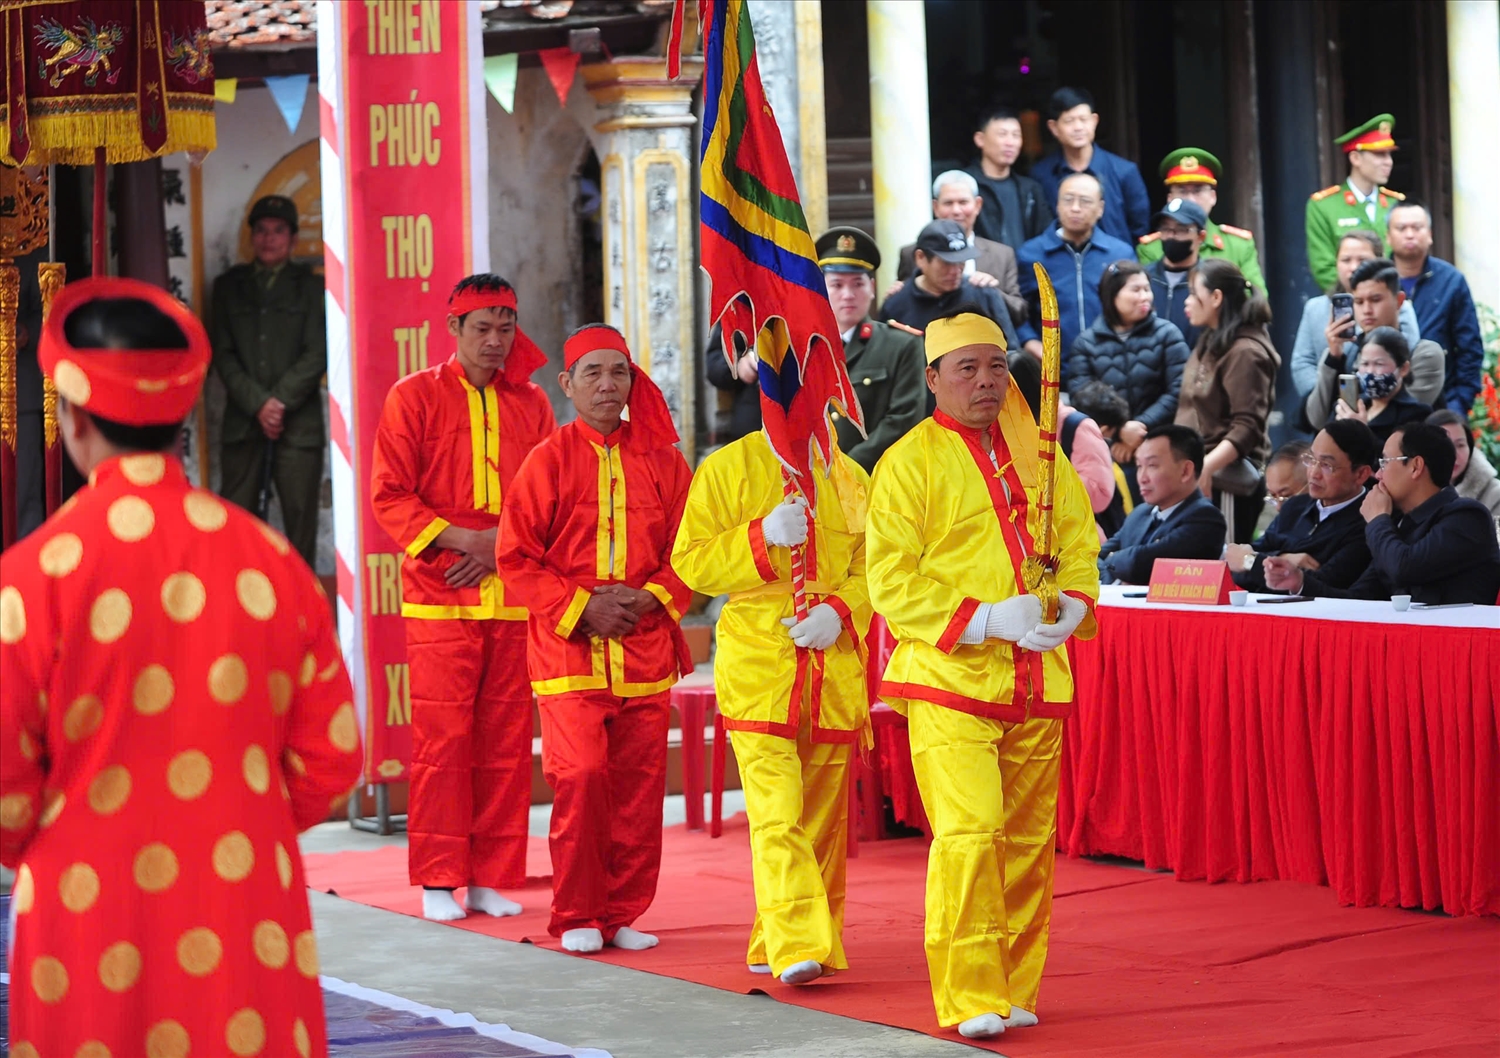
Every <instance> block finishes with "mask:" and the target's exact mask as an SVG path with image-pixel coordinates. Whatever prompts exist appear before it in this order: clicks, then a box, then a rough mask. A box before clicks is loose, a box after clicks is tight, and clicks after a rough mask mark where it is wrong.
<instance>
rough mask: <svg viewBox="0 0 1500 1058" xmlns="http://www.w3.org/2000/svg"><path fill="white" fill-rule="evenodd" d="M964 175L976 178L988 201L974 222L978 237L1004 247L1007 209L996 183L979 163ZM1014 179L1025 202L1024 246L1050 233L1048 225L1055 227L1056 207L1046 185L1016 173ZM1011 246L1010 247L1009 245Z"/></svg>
mask: <svg viewBox="0 0 1500 1058" xmlns="http://www.w3.org/2000/svg"><path fill="white" fill-rule="evenodd" d="M964 172H966V173H968V174H969V175H970V176H972V177H973V178H974V180H975V182H976V183H978V184H979V197H980V198H982V199H984V208H983V209H981V210H980V211H979V216H977V217H975V218H974V234H975V235H977V236H979V237H980V238H981V239H989V240H991V241H992V242H1001V243H1004V242H1005V240H1004V239H1002V238H1001V237H1000V236H1001V234H1002V232H1003V230H1004V224H1005V216H1004V214H1003V213H1002V212H1001V211H1002V209H1003V207H1002V206H1001V205H1000V199H999V198H998V197H997V194H996V191H995V185H994V181H992V180H991V179H990V178H989V177H987V176H985V175H984V167H983V166H982V165H980V164H979V163H978V162H975V163H974V164H973V165H971V166H969V167H968V168H967V169H965V170H964ZM1010 175H1011V179H1012V180H1014V181H1015V188H1016V194H1017V196H1019V197H1020V199H1021V231H1022V235H1021V242H1025V241H1026V240H1027V239H1035V238H1036V237H1037V236H1038V235H1040V234H1041V233H1042V232H1044V231H1046V230H1047V225H1048V224H1050V223H1052V204H1051V203H1049V202H1048V201H1047V195H1046V192H1044V191H1043V190H1042V185H1041V184H1040V183H1039V182H1038V181H1036V180H1034V179H1032V178H1031V177H1029V176H1022V175H1021V174H1020V173H1018V172H1016V171H1015V170H1014V169H1012V170H1011V174H1010ZM1006 245H1007V246H1010V244H1009V243H1006ZM1020 248H1021V247H1020V244H1019V243H1018V244H1016V245H1014V246H1011V249H1012V250H1019V249H1020Z"/></svg>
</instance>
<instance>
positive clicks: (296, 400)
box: [210, 262, 328, 565]
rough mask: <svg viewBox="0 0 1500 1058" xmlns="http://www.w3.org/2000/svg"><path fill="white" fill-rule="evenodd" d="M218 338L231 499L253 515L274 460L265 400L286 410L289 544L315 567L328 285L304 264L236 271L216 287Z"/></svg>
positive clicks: (226, 491) (282, 460) (282, 465)
mask: <svg viewBox="0 0 1500 1058" xmlns="http://www.w3.org/2000/svg"><path fill="white" fill-rule="evenodd" d="M212 323H213V326H212V330H211V332H210V333H211V336H212V339H213V349H214V360H213V365H214V370H215V372H217V373H218V376H219V378H220V379H221V380H222V381H223V383H224V389H225V391H226V392H227V393H228V397H229V399H228V401H227V403H226V406H225V409H224V431H223V449H222V452H221V457H220V467H221V472H222V483H221V488H220V492H221V493H222V494H223V496H224V497H225V498H226V499H228V500H230V501H232V502H234V503H236V504H239V505H240V506H241V507H244V508H245V509H247V510H251V511H253V510H255V507H256V502H257V499H258V497H259V493H260V482H261V474H262V468H263V466H264V463H265V457H266V444H267V440H266V436H265V434H264V432H263V431H262V430H261V427H260V423H259V422H258V421H257V419H256V416H257V415H258V414H259V412H260V409H261V407H262V405H264V404H265V402H266V400H267V399H269V398H271V397H275V398H276V399H277V400H279V401H281V402H282V403H283V404H285V405H286V412H285V414H284V416H283V419H282V423H283V425H282V433H281V437H280V438H279V439H278V441H277V444H276V452H275V457H274V467H273V471H272V481H273V484H274V486H275V494H276V497H277V499H278V500H279V501H280V503H281V511H282V519H283V521H284V523H285V526H286V532H287V537H288V539H289V540H290V541H291V542H292V545H293V546H294V547H295V548H296V549H297V550H298V552H300V553H301V555H302V557H303V558H304V559H306V560H307V562H308V564H309V565H311V564H312V563H313V559H314V556H315V553H316V550H317V539H318V506H319V498H320V495H321V491H322V483H323V449H324V446H325V445H326V443H327V434H326V433H325V431H324V428H323V402H322V401H320V400H319V399H318V395H319V390H320V385H321V382H322V379H323V374H324V372H326V371H327V369H328V356H327V352H326V349H325V345H324V342H325V336H324V324H323V280H322V279H321V278H319V277H318V276H316V275H314V274H313V272H312V270H311V269H309V268H307V267H306V266H305V265H300V264H295V263H290V262H289V263H287V264H285V265H283V266H282V267H281V268H279V269H277V270H276V271H275V272H274V273H272V272H269V271H267V270H266V269H263V268H261V267H259V266H257V265H236V266H235V267H234V268H231V269H230V270H229V271H227V272H225V273H224V274H223V275H222V276H220V277H219V278H218V280H217V281H216V282H215V283H214V293H213V316H212Z"/></svg>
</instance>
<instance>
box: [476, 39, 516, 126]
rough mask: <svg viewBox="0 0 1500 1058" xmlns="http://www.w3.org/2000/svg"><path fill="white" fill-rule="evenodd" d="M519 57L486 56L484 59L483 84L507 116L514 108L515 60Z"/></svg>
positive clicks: (513, 55)
mask: <svg viewBox="0 0 1500 1058" xmlns="http://www.w3.org/2000/svg"><path fill="white" fill-rule="evenodd" d="M519 58H520V56H519V55H516V54H514V53H512V54H510V55H487V56H485V59H484V83H485V87H487V88H488V89H489V90H490V95H492V96H494V97H495V102H497V103H499V104H500V107H501V109H502V110H504V111H505V112H506V113H507V114H509V113H511V112H512V111H514V110H515V108H516V60H517V59H519Z"/></svg>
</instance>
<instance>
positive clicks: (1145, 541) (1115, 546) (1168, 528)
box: [1099, 423, 1452, 584]
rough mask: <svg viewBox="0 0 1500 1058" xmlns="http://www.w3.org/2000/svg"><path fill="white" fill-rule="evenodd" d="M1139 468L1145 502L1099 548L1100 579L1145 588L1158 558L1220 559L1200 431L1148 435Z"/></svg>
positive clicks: (1138, 453) (1220, 536)
mask: <svg viewBox="0 0 1500 1058" xmlns="http://www.w3.org/2000/svg"><path fill="white" fill-rule="evenodd" d="M1449 447H1452V446H1451V445H1450V446H1449ZM1135 466H1136V482H1137V484H1139V485H1140V489H1141V498H1142V500H1144V501H1145V502H1143V503H1141V504H1140V505H1139V506H1138V507H1136V509H1135V510H1133V511H1131V512H1130V517H1128V518H1126V519H1125V524H1124V526H1122V527H1121V529H1120V531H1119V532H1118V533H1116V534H1115V535H1114V536H1112V537H1110V538H1109V539H1108V540H1106V541H1105V542H1104V546H1103V547H1102V548H1100V550H1099V577H1100V579H1101V580H1102V581H1103V582H1104V583H1105V584H1116V583H1121V584H1145V583H1146V582H1147V581H1149V580H1150V579H1151V567H1152V566H1153V565H1154V564H1155V563H1156V560H1157V559H1159V558H1201V559H1213V558H1218V557H1219V554H1220V552H1221V551H1223V549H1224V534H1225V528H1226V527H1225V525H1224V515H1222V514H1220V513H1219V509H1218V508H1217V507H1215V506H1214V505H1213V503H1211V502H1210V501H1209V500H1208V499H1206V498H1205V497H1204V495H1203V493H1202V492H1200V491H1199V490H1198V477H1199V475H1201V474H1202V473H1203V438H1201V437H1199V436H1198V433H1197V431H1196V430H1191V429H1189V428H1188V427H1186V426H1178V425H1176V424H1175V423H1167V424H1165V425H1162V426H1157V427H1155V428H1154V429H1152V430H1149V431H1147V433H1146V439H1145V440H1144V441H1142V442H1141V444H1140V447H1139V448H1137V449H1136V450H1135Z"/></svg>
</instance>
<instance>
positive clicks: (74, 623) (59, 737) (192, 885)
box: [0, 454, 360, 1058]
mask: <svg viewBox="0 0 1500 1058" xmlns="http://www.w3.org/2000/svg"><path fill="white" fill-rule="evenodd" d="M0 581H3V583H4V587H3V588H0V861H3V862H4V863H5V864H6V865H7V866H14V867H16V868H17V876H16V886H15V893H14V895H13V900H14V903H15V907H14V910H15V911H16V949H15V957H14V958H13V959H12V960H11V967H10V969H11V990H10V1002H11V1021H10V1034H11V1054H12V1055H27V1056H32V1058H34V1056H37V1055H44V1056H45V1055H74V1054H113V1055H116V1056H122V1055H147V1054H150V1055H185V1054H188V1053H192V1054H215V1055H252V1054H267V1055H269V1054H278V1055H303V1056H306V1055H309V1054H313V1053H317V1054H322V1053H324V1052H325V1050H326V1046H325V1042H324V1029H323V1000H322V995H321V993H320V991H319V988H318V977H317V974H318V959H317V949H316V944H315V942H314V939H313V932H312V923H311V921H310V919H309V916H308V908H307V895H306V891H305V883H304V881H303V875H302V860H301V857H300V856H299V855H298V853H297V833H298V831H300V830H303V829H305V828H307V827H309V826H311V825H312V824H314V823H318V822H321V821H322V820H324V819H326V818H327V817H328V815H329V813H330V811H331V810H332V809H333V808H334V806H335V805H336V804H338V803H342V801H343V795H345V794H346V793H347V791H348V790H349V788H350V786H351V785H352V784H353V783H354V782H355V781H356V779H357V778H358V777H359V765H360V755H359V727H358V721H357V719H356V717H355V713H354V707H353V706H352V705H351V704H350V700H351V698H352V693H351V691H350V687H349V678H348V676H347V674H346V673H345V672H344V666H343V662H342V660H341V659H340V656H339V646H338V641H337V638H336V636H335V635H334V629H333V620H332V613H331V611H330V609H329V605H328V600H327V599H326V598H325V597H324V596H323V594H322V592H321V590H320V589H319V587H318V584H317V582H316V581H315V580H314V579H313V577H312V574H311V573H310V572H309V571H308V569H307V567H306V566H305V565H304V564H303V563H302V561H301V559H299V558H298V557H297V555H296V554H295V553H294V552H292V551H291V549H290V547H289V545H288V544H287V542H286V540H284V539H283V538H282V537H281V536H280V535H278V534H277V533H275V532H273V531H272V530H270V529H268V528H266V527H265V526H263V525H262V524H261V523H260V522H259V521H257V520H256V519H255V518H253V517H251V516H250V515H249V514H246V513H245V512H243V511H241V510H240V509H239V508H237V507H233V506H230V505H229V504H226V503H224V502H221V501H220V500H219V499H217V498H216V497H214V496H213V495H211V494H209V493H207V492H203V491H201V490H199V489H194V488H192V487H191V486H190V485H189V484H188V482H187V479H186V477H185V476H184V475H183V471H182V466H181V464H179V463H178V462H177V461H176V460H175V459H167V458H164V457H163V456H161V455H147V454H137V455H130V456H125V457H123V458H119V459H114V460H111V461H109V462H106V463H104V464H102V465H101V466H100V467H99V468H98V469H97V470H96V471H95V472H94V475H93V480H92V483H91V484H90V486H89V487H87V488H85V489H83V490H82V491H81V492H80V493H79V494H78V495H77V496H76V497H75V498H74V499H73V500H72V501H70V502H69V503H68V504H66V505H64V507H63V508H62V509H61V510H60V511H59V512H58V513H57V514H56V515H54V516H53V517H52V518H51V519H50V520H49V521H48V522H47V523H46V524H45V525H43V526H42V527H41V528H40V529H38V530H37V531H36V532H35V533H33V534H31V535H30V536H28V537H27V538H26V539H25V540H23V541H21V542H20V543H19V544H17V545H16V546H15V547H13V548H11V549H10V550H9V551H7V552H6V553H5V555H4V557H3V558H0ZM106 1048H107V1049H106Z"/></svg>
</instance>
